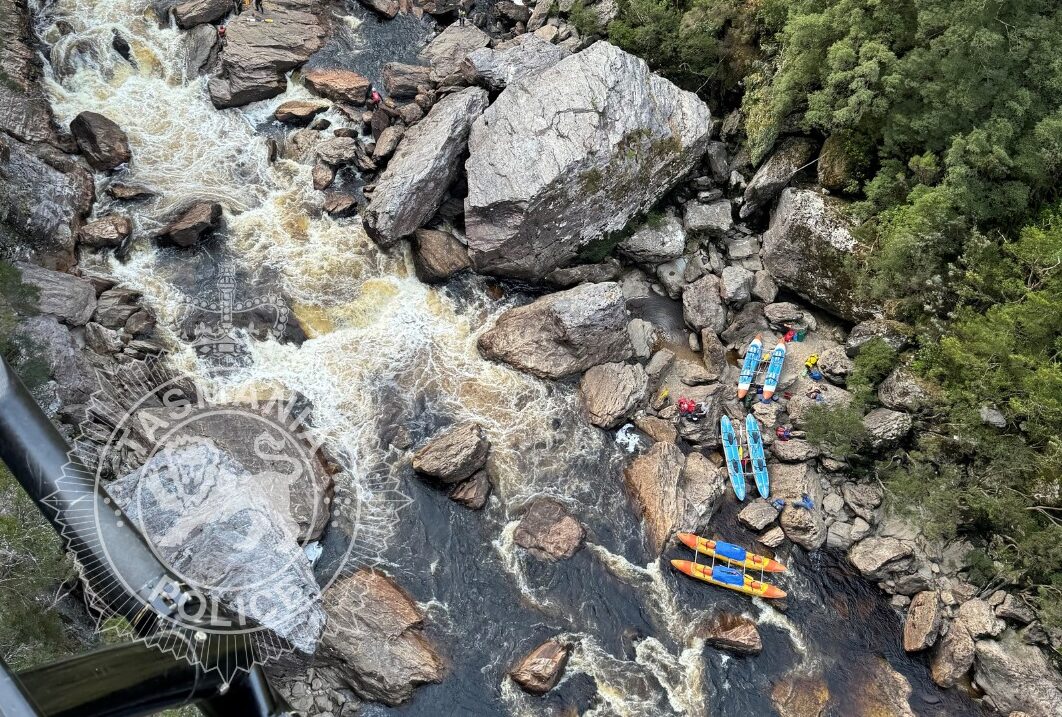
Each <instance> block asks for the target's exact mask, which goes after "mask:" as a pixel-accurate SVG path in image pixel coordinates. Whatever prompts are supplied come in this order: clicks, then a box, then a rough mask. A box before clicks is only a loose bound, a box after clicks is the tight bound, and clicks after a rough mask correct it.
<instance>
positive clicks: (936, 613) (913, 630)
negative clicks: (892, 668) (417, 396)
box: [903, 590, 943, 652]
mask: <svg viewBox="0 0 1062 717" xmlns="http://www.w3.org/2000/svg"><path fill="white" fill-rule="evenodd" d="M942 619H943V612H942V610H941V604H940V598H939V597H937V593H936V592H935V591H930V590H926V591H924V592H920V593H918V594H917V595H915V597H914V600H912V601H911V606H910V607H909V608H908V609H907V617H906V619H905V620H904V623H903V649H904V650H906V651H907V652H920V651H922V650H928V649H929V648H930V647H932V646H933V644H934V643H935V642H936V641H937V635H938V634H939V632H940V624H941V621H942Z"/></svg>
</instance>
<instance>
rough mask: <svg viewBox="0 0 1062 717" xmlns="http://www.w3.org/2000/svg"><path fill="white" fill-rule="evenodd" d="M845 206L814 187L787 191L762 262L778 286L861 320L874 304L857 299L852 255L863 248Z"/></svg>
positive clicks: (766, 241)
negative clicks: (845, 213)
mask: <svg viewBox="0 0 1062 717" xmlns="http://www.w3.org/2000/svg"><path fill="white" fill-rule="evenodd" d="M842 206H843V205H842V204H841V203H840V202H839V201H838V200H835V199H830V198H828V197H823V196H822V195H820V194H818V193H817V192H813V191H811V190H809V189H793V188H790V189H786V190H785V191H783V192H782V196H781V198H780V199H779V200H778V205H777V206H776V207H775V210H774V214H773V215H772V216H771V224H770V227H769V228H768V229H767V232H766V233H764V235H763V252H762V257H763V265H764V267H765V268H766V269H767V271H769V272H770V273H771V276H773V277H774V278H775V280H776V281H778V283H779V284H781V285H782V286H785V287H787V288H789V289H792V290H793V291H795V292H796V293H797V294H799V295H800V296H802V297H804V298H805V299H807V300H808V301H810V302H811V303H813V304H815V305H816V306H819V307H821V308H823V309H826V310H827V311H830V312H833V313H834V314H837V315H838V316H840V317H842V318H845V319H848V320H851V321H858V320H860V319H863V318H866V317H867V316H869V315H870V314H872V313H873V311H874V308H873V307H872V306H870V305H868V304H866V303H864V302H862V301H860V300H859V299H858V298H857V295H856V283H855V281H856V276H855V273H854V271H853V269H852V268H851V267H850V266H849V264H848V259H849V258H851V257H853V256H855V255H856V254H858V253H859V252H860V251H862V249H863V248H862V246H861V245H860V244H859V243H858V242H857V241H856V239H855V238H854V237H853V236H852V233H851V230H850V229H851V227H850V225H849V222H848V220H847V219H846V218H845V217H844V215H843V213H842Z"/></svg>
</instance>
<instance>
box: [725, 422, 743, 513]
mask: <svg viewBox="0 0 1062 717" xmlns="http://www.w3.org/2000/svg"><path fill="white" fill-rule="evenodd" d="M719 434H720V435H721V436H722V438H723V455H725V456H726V471H727V473H729V474H730V483H731V485H733V486H734V495H736V496H737V497H738V500H745V471H743V470H741V448H740V446H739V445H738V440H737V435H736V434H735V433H734V425H733V424H732V423H731V422H730V416H723V417H722V418H721V419H719Z"/></svg>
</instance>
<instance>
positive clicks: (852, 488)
mask: <svg viewBox="0 0 1062 717" xmlns="http://www.w3.org/2000/svg"><path fill="white" fill-rule="evenodd" d="M841 495H843V496H844V502H845V505H847V506H848V507H849V508H851V510H852V512H853V513H855V514H856V515H858V516H859V517H860V518H863V519H864V520H868V521H869V520H873V518H874V509H875V508H877V507H878V506H879V505H881V500H882V498H883V494H882V490H881V487H880V486H877V485H873V484H870V483H845V484H844V485H842V486H841Z"/></svg>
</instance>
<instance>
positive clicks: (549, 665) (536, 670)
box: [509, 639, 571, 695]
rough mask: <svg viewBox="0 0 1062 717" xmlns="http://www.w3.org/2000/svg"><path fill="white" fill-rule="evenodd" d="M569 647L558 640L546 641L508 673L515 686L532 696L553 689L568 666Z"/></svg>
mask: <svg viewBox="0 0 1062 717" xmlns="http://www.w3.org/2000/svg"><path fill="white" fill-rule="evenodd" d="M570 654H571V645H569V644H567V643H564V642H561V641H560V640H556V639H554V640H547V641H546V642H544V643H542V644H541V645H539V646H538V647H536V648H535V649H534V650H532V651H531V652H530V653H529V654H528V655H526V656H525V657H524V658H523V659H522V660H520V662H519V664H517V665H516V666H515V667H513V669H512V670H511V671H510V672H509V676H510V677H512V678H513V681H514V682H516V684H518V685H520V687H521V688H523V689H524V690H525V691H526V692H530V693H531V694H533V695H542V694H545V693H547V692H549V691H550V690H551V689H553V688H554V687H555V686H556V685H557V683H558V682H560V678H561V676H562V675H563V674H564V668H565V667H566V666H567V664H568V656H569V655H570Z"/></svg>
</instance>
